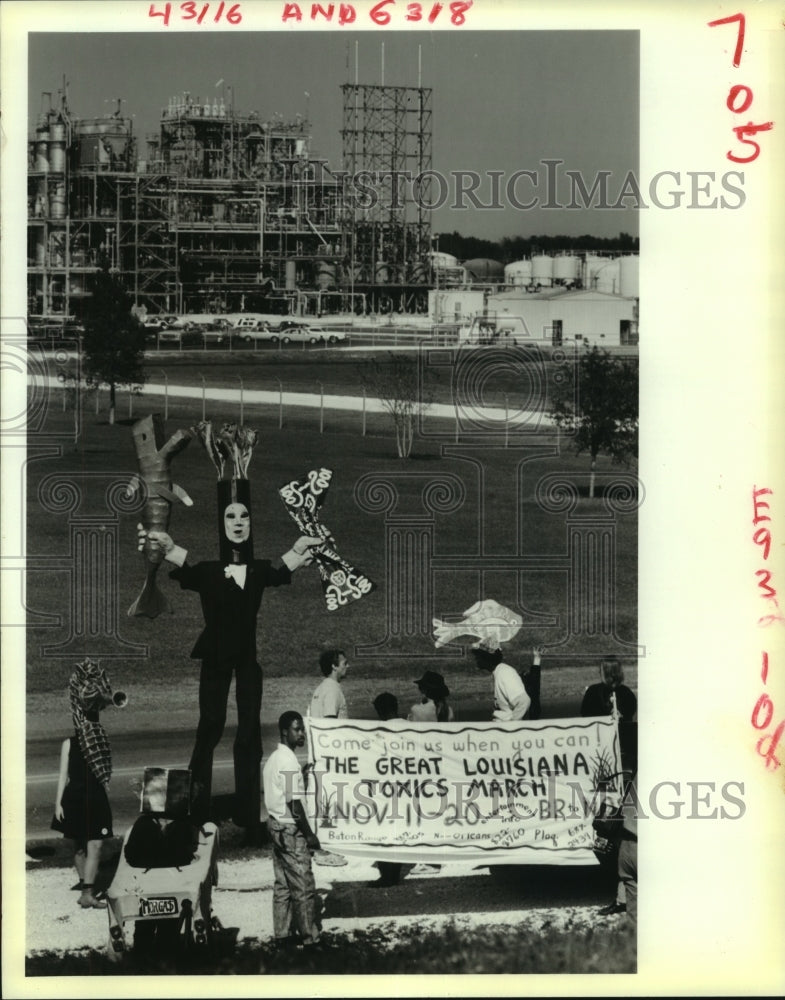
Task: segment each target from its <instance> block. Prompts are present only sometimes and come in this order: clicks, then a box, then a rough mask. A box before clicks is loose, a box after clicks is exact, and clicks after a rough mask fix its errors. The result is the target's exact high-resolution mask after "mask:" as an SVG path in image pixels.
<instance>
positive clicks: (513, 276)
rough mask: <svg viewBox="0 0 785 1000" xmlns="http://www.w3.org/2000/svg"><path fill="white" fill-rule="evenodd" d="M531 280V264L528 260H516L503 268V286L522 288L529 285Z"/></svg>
mask: <svg viewBox="0 0 785 1000" xmlns="http://www.w3.org/2000/svg"><path fill="white" fill-rule="evenodd" d="M531 280H532V262H531V261H530V260H516V261H514V262H513V263H512V264H507V266H506V267H505V268H504V284H505V285H515V286H517V287H523V286H525V285H528V284H530V283H531Z"/></svg>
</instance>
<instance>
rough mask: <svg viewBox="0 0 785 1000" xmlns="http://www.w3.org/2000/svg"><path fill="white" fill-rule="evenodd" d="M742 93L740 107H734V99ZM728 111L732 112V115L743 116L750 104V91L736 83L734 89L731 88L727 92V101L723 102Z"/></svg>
mask: <svg viewBox="0 0 785 1000" xmlns="http://www.w3.org/2000/svg"><path fill="white" fill-rule="evenodd" d="M741 93H744V98H743V100H742V103H741V106H740V107H738V108H737V107H736V98H737V97H738V96H739V94H741ZM725 104H726V106H727V108H728V110H729V111H732V112H733V113H734V115H740V114H743V113H744V112H745V111H746V110H747V108H748V107H749V106H750V104H752V90H751V89H750V88H749V87H747V86H745V84H743V83H737V84H736V86H735V87H731V89H730V90H729V91H728V100H727V101H726V102H725Z"/></svg>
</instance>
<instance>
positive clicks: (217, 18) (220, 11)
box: [213, 0, 224, 24]
mask: <svg viewBox="0 0 785 1000" xmlns="http://www.w3.org/2000/svg"><path fill="white" fill-rule="evenodd" d="M223 12H224V0H221V2H220V3H219V4H218V11H217V13H216V15H215V17H214V18H213V20H214V21H215V23H216V24H218V22H219V21H220V20H221V14H223Z"/></svg>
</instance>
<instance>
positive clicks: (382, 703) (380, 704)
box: [373, 691, 400, 722]
mask: <svg viewBox="0 0 785 1000" xmlns="http://www.w3.org/2000/svg"><path fill="white" fill-rule="evenodd" d="M373 707H374V709H375V710H376V714H377V715H378V716H379V719H380V720H381V721H382V722H387V720H388V719H400V715H399V714H398V699H397V698H396V697H395V695H394V694H391V693H390V692H389V691H382V693H381V694H377V695H376V697H375V698H374V699H373Z"/></svg>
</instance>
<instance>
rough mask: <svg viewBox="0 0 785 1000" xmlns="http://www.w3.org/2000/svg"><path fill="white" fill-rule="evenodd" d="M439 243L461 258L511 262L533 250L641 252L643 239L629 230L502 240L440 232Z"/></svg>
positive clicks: (527, 255) (514, 237)
mask: <svg viewBox="0 0 785 1000" xmlns="http://www.w3.org/2000/svg"><path fill="white" fill-rule="evenodd" d="M436 241H437V242H436V246H437V247H438V249H439V252H440V253H449V254H452V255H453V257H457V258H458V260H472V259H473V258H476V257H488V258H490V259H491V260H498V261H501V263H503V264H509V263H510V262H512V261H515V260H522V259H523V258H525V257H531V256H532V255H534V254H538V253H544V254H556V253H562V252H572V253H578V252H580V251H584V250H586V251H594V252H602V253H638V252H639V250H640V239H639V238H638V237H637V236H631V235H630V234H629V233H619V235H618V236H611V237H601V236H503V237H502V238H501V239H500V240H495V241H494V240H482V239H478V238H477V237H476V236H462V235H461V234H460V233H458V232H452V233H439V234H438V235H437V236H436Z"/></svg>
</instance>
